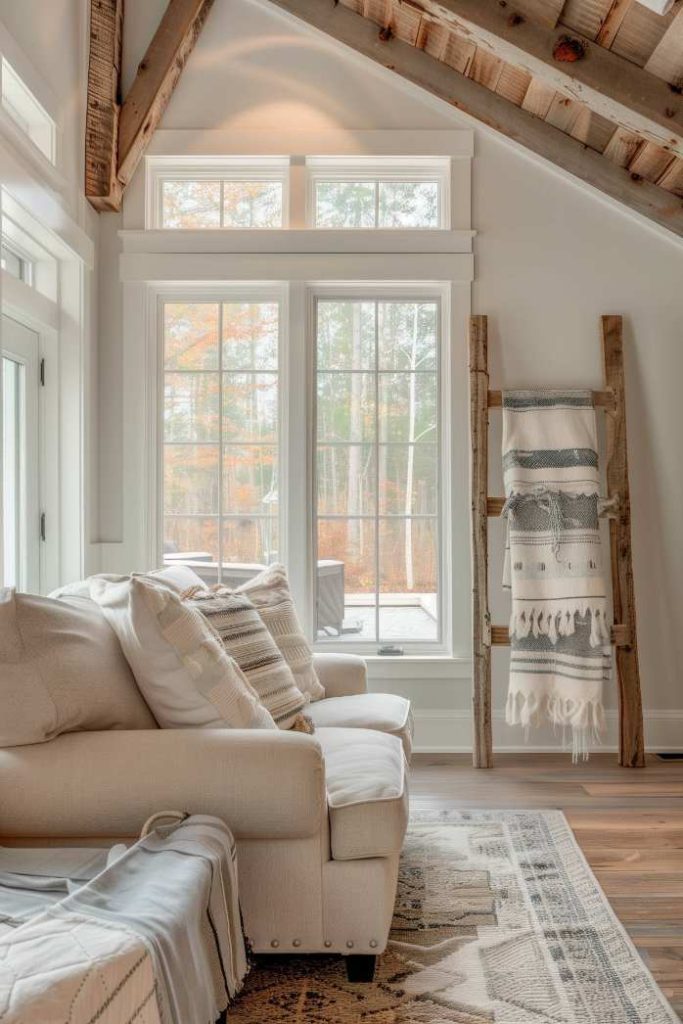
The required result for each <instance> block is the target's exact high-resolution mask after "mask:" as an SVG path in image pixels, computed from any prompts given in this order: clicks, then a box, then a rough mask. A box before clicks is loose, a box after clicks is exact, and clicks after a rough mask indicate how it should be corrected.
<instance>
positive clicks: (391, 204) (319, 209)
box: [307, 157, 450, 229]
mask: <svg viewBox="0 0 683 1024" xmlns="http://www.w3.org/2000/svg"><path fill="white" fill-rule="evenodd" d="M449 167H450V163H449V161H448V160H438V159H434V160H422V161H416V160H412V161H409V160H407V159H405V158H400V157H394V158H391V159H385V160H380V161H379V162H378V159H377V158H375V159H374V160H372V161H371V160H368V159H364V158H362V157H356V158H351V157H349V158H346V159H341V158H337V159H333V158H328V157H326V158H322V157H313V158H310V159H309V160H308V161H307V171H308V176H309V183H310V184H309V200H308V202H309V220H310V221H311V222H312V226H314V227H316V228H356V229H357V228H403V229H406V228H443V227H447V226H448V201H449V200H448V196H449Z"/></svg>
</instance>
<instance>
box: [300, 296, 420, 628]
mask: <svg viewBox="0 0 683 1024" xmlns="http://www.w3.org/2000/svg"><path fill="white" fill-rule="evenodd" d="M316 325H317V326H316V400H317V413H316V420H315V422H316V515H317V554H318V559H319V560H320V562H319V565H321V566H322V567H323V569H324V571H322V572H319V573H318V576H317V633H318V638H319V639H325V638H329V637H334V638H341V639H344V640H351V641H359V640H360V641H376V642H378V643H379V644H382V643H384V642H394V641H412V642H415V641H435V640H438V639H439V611H438V604H439V586H438V581H439V561H440V541H439V532H440V531H439V464H440V447H439V305H438V302H437V301H435V300H422V299H420V300H414V299H410V298H409V297H406V298H400V299H393V298H392V299H377V298H362V299H350V298H324V299H322V298H321V299H319V300H318V302H317V316H316ZM335 569H336V573H335ZM340 587H341V589H340ZM342 596H343V601H342ZM335 597H336V602H335V599H334V598H335ZM342 603H343V607H342ZM335 616H336V617H335Z"/></svg>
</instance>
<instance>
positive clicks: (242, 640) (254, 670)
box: [183, 586, 313, 732]
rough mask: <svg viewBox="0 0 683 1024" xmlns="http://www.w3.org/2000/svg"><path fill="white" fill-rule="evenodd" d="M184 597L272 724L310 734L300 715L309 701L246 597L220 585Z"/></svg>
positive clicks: (197, 590)
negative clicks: (211, 631) (232, 661)
mask: <svg viewBox="0 0 683 1024" xmlns="http://www.w3.org/2000/svg"><path fill="white" fill-rule="evenodd" d="M183 597H184V600H185V601H186V602H187V603H188V604H190V605H191V606H192V607H194V608H197V609H198V610H199V611H200V612H201V613H202V614H203V615H204V616H205V617H206V618H207V619H208V621H209V623H210V624H211V626H212V627H213V629H214V630H215V631H216V633H217V634H218V635H219V636H220V638H221V640H222V642H223V645H224V647H225V649H226V651H227V652H228V654H229V655H230V656H231V657H232V658H234V659H235V661H236V662H237V664H238V665H239V667H240V668H241V669H242V671H243V672H244V674H245V676H246V677H247V679H248V680H249V682H250V683H251V685H252V686H253V688H254V689H255V690H256V693H257V694H258V696H259V700H260V701H261V703H262V704H263V706H264V707H265V708H266V709H267V710H268V711H269V712H270V714H271V715H272V717H273V719H274V720H275V724H276V725H277V726H279V728H280V729H292V728H295V729H301V730H303V731H310V732H312V731H313V727H312V725H311V726H310V727H308V726H307V725H306V722H307V721H308V720H305V716H303V715H302V711H303V709H304V707H305V706H306V704H307V702H308V698H307V697H306V696H305V695H304V694H303V693H302V692H301V690H300V689H299V687H298V686H297V685H296V682H295V681H294V676H293V675H292V670H291V669H290V667H289V665H288V664H287V662H286V661H285V659H284V658H283V656H282V654H281V653H280V651H279V649H278V646H277V644H276V643H275V641H274V640H273V638H272V636H271V635H270V633H269V632H268V630H267V628H266V626H265V624H264V623H263V621H262V619H261V616H260V615H259V613H258V611H257V610H256V608H255V607H254V605H253V604H252V602H251V601H250V600H249V598H248V597H246V595H244V594H235V593H234V592H233V591H231V590H228V589H227V588H226V587H221V586H218V587H212V588H211V589H209V588H203V587H191V588H190V589H189V590H187V591H185V593H184V594H183Z"/></svg>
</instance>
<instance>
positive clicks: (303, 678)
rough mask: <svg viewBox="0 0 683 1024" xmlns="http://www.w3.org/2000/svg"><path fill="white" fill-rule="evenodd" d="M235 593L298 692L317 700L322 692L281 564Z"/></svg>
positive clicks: (285, 572) (248, 581) (323, 694)
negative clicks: (259, 622) (257, 620)
mask: <svg viewBox="0 0 683 1024" xmlns="http://www.w3.org/2000/svg"><path fill="white" fill-rule="evenodd" d="M235 593H236V594H244V595H245V596H246V597H248V598H249V600H250V601H251V603H252V604H253V605H254V606H255V607H256V609H257V610H258V613H259V615H260V616H261V618H262V619H263V621H264V622H265V624H266V626H267V628H268V632H269V633H270V635H271V636H272V638H273V640H274V641H275V643H276V644H277V646H278V648H279V649H280V653H281V654H282V656H283V658H284V659H285V661H286V662H287V664H288V665H289V667H290V668H291V670H292V674H293V676H294V680H295V682H296V685H297V686H298V687H299V689H300V690H301V692H302V693H303V694H305V695H307V696H308V697H309V698H310V700H312V701H314V700H321V698H323V697H324V696H325V691H324V689H323V687H322V686H321V684H320V681H319V680H318V676H317V675H316V671H315V668H314V667H313V651H312V650H311V648H310V645H309V643H308V641H307V639H306V637H305V636H304V632H303V630H302V628H301V623H300V622H299V617H298V615H297V614H296V608H295V607H294V602H293V601H292V595H291V593H290V590H289V581H288V579H287V571H286V569H285V567H284V565H280V564H275V565H269V566H268V568H267V569H264V570H263V572H260V573H259V574H258V576H254V577H253V579H250V580H247V582H246V583H243V584H242V585H241V586H240V587H238V588H237V590H236V591H235Z"/></svg>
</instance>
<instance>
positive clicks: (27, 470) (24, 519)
mask: <svg viewBox="0 0 683 1024" xmlns="http://www.w3.org/2000/svg"><path fill="white" fill-rule="evenodd" d="M2 317H3V322H2V345H1V349H2V358H3V385H4V373H5V370H6V367H5V360H7V361H9V362H12V363H14V364H16V365H18V366H19V367H21V369H22V375H21V378H20V379H21V387H20V392H19V401H20V403H21V404H20V406H19V408H17V409H16V419H15V430H16V432H17V435H18V442H19V443H18V448H19V453H20V454H19V458H20V460H21V462H20V468H19V474H18V484H19V486H18V494H17V502H16V509H15V514H16V515H17V533H18V537H17V541H18V543H17V545H16V547H17V559H16V561H17V565H16V586H17V589H20V590H39V589H40V542H39V521H40V520H39V517H40V461H41V460H40V428H39V422H40V414H39V404H40V397H39V394H38V387H39V384H38V374H39V365H40V335H39V334H38V333H37V332H36V331H34V330H32V329H31V328H30V327H28V326H27V325H26V324H23V323H21V321H19V320H17V319H16V318H15V317H13V316H10V315H9V314H6V313H4V312H3V314H2ZM15 327H18V328H19V331H16V330H15V329H14V328H15Z"/></svg>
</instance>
